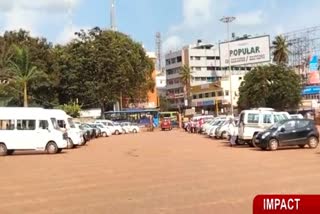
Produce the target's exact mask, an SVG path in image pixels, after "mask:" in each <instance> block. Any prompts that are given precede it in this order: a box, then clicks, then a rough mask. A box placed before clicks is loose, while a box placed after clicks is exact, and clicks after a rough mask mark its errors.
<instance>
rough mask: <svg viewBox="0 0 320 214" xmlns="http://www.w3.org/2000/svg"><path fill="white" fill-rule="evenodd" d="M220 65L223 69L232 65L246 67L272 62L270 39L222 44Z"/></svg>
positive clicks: (262, 37)
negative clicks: (247, 65)
mask: <svg viewBox="0 0 320 214" xmlns="http://www.w3.org/2000/svg"><path fill="white" fill-rule="evenodd" d="M219 46H220V47H219V49H220V63H221V67H227V66H229V56H230V65H231V66H235V65H246V64H255V63H262V62H270V37H269V36H261V37H255V38H250V39H245V40H236V41H231V42H230V51H228V42H224V43H220V45H219Z"/></svg>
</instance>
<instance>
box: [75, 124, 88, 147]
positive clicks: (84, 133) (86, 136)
mask: <svg viewBox="0 0 320 214" xmlns="http://www.w3.org/2000/svg"><path fill="white" fill-rule="evenodd" d="M74 125H75V126H76V127H77V128H78V129H80V131H81V136H82V137H83V139H84V144H86V143H87V142H88V141H89V140H90V139H91V135H90V131H89V130H87V129H85V128H84V127H82V126H81V124H79V123H75V124H74Z"/></svg>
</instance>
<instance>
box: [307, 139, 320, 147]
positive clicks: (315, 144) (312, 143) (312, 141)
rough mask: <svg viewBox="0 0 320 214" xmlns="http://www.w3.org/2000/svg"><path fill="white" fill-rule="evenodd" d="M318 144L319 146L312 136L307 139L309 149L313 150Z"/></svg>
mask: <svg viewBox="0 0 320 214" xmlns="http://www.w3.org/2000/svg"><path fill="white" fill-rule="evenodd" d="M318 144H319V140H318V139H317V138H316V137H314V136H311V137H309V138H308V146H309V147H310V148H311V149H315V148H317V147H318Z"/></svg>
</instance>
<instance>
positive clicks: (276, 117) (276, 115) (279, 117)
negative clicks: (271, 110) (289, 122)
mask: <svg viewBox="0 0 320 214" xmlns="http://www.w3.org/2000/svg"><path fill="white" fill-rule="evenodd" d="M282 120H283V118H282V116H281V115H278V114H275V115H274V122H275V123H277V122H279V121H282Z"/></svg>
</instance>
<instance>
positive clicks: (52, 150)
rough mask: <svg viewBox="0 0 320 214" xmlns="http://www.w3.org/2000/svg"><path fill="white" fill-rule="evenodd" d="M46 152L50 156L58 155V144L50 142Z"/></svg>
mask: <svg viewBox="0 0 320 214" xmlns="http://www.w3.org/2000/svg"><path fill="white" fill-rule="evenodd" d="M46 150H47V152H48V154H56V153H57V152H58V150H59V148H58V146H57V144H56V143H55V142H49V143H48V144H47V147H46Z"/></svg>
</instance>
